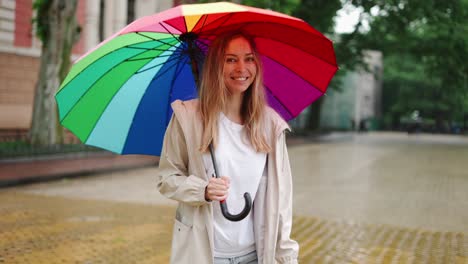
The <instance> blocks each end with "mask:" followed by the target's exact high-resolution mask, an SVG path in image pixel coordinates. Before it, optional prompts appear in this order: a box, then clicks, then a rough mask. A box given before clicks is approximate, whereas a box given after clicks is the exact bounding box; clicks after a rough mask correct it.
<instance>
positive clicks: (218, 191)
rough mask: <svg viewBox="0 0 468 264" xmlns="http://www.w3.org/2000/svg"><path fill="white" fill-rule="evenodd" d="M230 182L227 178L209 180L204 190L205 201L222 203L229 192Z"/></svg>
mask: <svg viewBox="0 0 468 264" xmlns="http://www.w3.org/2000/svg"><path fill="white" fill-rule="evenodd" d="M230 183H231V180H230V179H229V177H227V176H221V178H215V177H213V178H211V179H210V181H209V182H208V185H207V186H206V188H205V200H207V201H224V200H226V198H227V196H228V192H229V185H230Z"/></svg>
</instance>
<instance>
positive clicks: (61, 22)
mask: <svg viewBox="0 0 468 264" xmlns="http://www.w3.org/2000/svg"><path fill="white" fill-rule="evenodd" d="M45 5H48V6H47V9H46V10H43V11H44V12H41V13H39V12H38V19H39V20H42V21H44V22H43V24H42V26H45V27H46V33H45V34H44V36H43V38H42V41H43V43H42V53H41V65H40V70H39V78H38V81H37V84H36V91H35V97H34V107H33V117H32V124H31V130H30V140H31V143H32V144H34V145H52V144H59V143H63V128H62V127H61V126H60V124H59V121H58V113H57V106H56V103H55V98H54V96H55V93H56V92H57V89H58V87H59V86H60V83H61V82H62V81H63V79H64V78H65V75H66V73H67V72H68V70H69V67H70V56H71V50H72V47H73V43H74V42H75V41H76V40H77V39H78V35H79V31H78V30H77V29H78V28H77V21H76V18H75V13H76V6H77V0H49V3H47V4H45Z"/></svg>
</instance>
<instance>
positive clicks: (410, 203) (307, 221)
mask: <svg viewBox="0 0 468 264" xmlns="http://www.w3.org/2000/svg"><path fill="white" fill-rule="evenodd" d="M290 157H291V161H292V162H291V164H292V167H293V173H294V186H295V192H294V204H295V208H294V212H295V217H294V223H293V234H292V235H293V237H294V238H295V239H297V240H298V242H299V244H300V246H301V250H300V263H301V264H302V263H337V264H341V263H346V264H348V263H359V264H360V263H372V264H373V263H376V264H377V263H378V264H381V263H382V264H399V263H405V264H406V263H418V264H419V263H422V264H426V263H429V264H432V263H434V264H439V263H440V264H452V263H453V264H468V217H467V215H468V173H467V171H468V162H467V161H468V140H467V139H466V138H457V137H455V138H454V137H427V136H424V135H423V136H411V137H408V136H407V135H404V134H389V135H381V134H378V135H375V134H368V135H347V134H344V135H332V136H331V137H330V138H328V139H327V138H325V140H324V141H323V142H322V141H321V142H314V143H312V144H308V145H300V144H299V145H296V146H294V147H292V148H290ZM154 170H155V168H145V169H139V170H131V171H125V172H112V173H109V174H104V175H99V176H95V177H86V178H77V179H68V180H61V181H56V182H48V183H42V184H35V185H30V186H22V187H15V188H8V189H0V263H52V264H53V263H168V260H169V255H170V237H171V233H172V221H173V220H172V219H173V215H174V210H175V207H174V203H173V202H170V201H169V200H167V199H165V198H163V197H162V196H160V195H158V194H157V192H156V191H155V182H154V172H155V171H154Z"/></svg>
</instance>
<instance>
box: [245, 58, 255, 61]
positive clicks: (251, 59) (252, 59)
mask: <svg viewBox="0 0 468 264" xmlns="http://www.w3.org/2000/svg"><path fill="white" fill-rule="evenodd" d="M245 61H247V62H255V59H254V57H247V58H246V59H245Z"/></svg>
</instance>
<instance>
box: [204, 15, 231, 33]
mask: <svg viewBox="0 0 468 264" xmlns="http://www.w3.org/2000/svg"><path fill="white" fill-rule="evenodd" d="M233 15H234V13H230V14H228V15H226V16H223V17H220V18H218V19H215V20H214V21H217V20H220V19H223V18H224V21H223V22H222V23H221V24H220V25H219V26H217V27H216V28H215V31H214V34H213V35H216V31H217V30H218V29H220V28H221V26H222V25H223V24H224V23H226V22H227V21H229V19H230V18H231V17H232V16H233ZM214 21H213V22H214ZM200 33H205V32H202V31H200Z"/></svg>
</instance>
